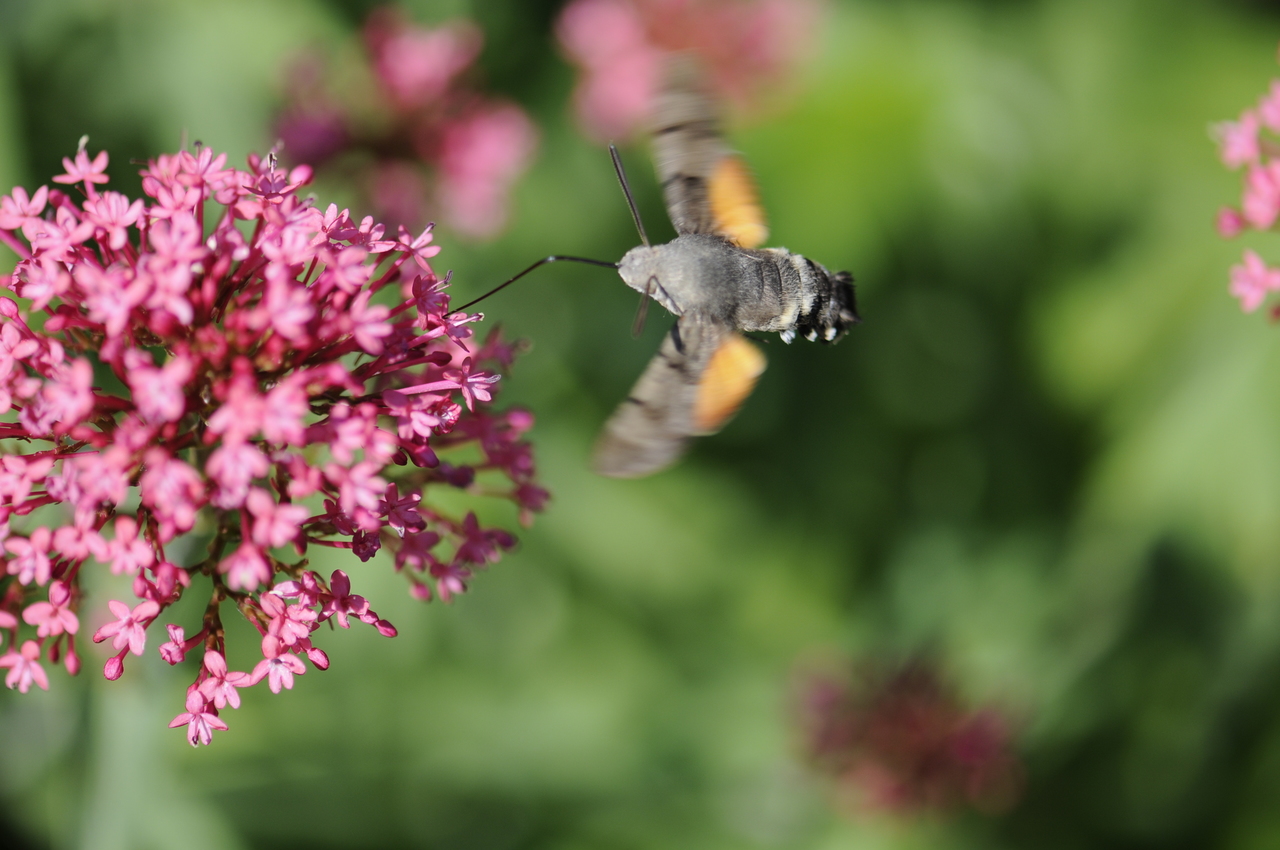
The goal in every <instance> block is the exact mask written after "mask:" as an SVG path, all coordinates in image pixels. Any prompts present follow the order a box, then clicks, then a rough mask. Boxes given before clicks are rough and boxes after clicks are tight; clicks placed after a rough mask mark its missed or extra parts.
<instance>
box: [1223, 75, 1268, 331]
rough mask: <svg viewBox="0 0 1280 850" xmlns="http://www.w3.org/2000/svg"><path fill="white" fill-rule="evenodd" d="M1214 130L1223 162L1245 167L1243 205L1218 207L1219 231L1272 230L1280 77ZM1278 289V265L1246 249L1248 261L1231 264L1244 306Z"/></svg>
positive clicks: (1231, 234)
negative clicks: (1255, 98) (1254, 103)
mask: <svg viewBox="0 0 1280 850" xmlns="http://www.w3.org/2000/svg"><path fill="white" fill-rule="evenodd" d="M1214 135H1215V136H1216V138H1217V141H1218V149H1219V155H1220V156H1221V158H1222V162H1223V163H1224V164H1225V165H1226V166H1227V167H1228V168H1232V169H1237V168H1243V169H1244V190H1243V193H1242V195H1241V199H1240V208H1239V209H1236V208H1234V207H1224V208H1223V209H1222V210H1221V211H1220V212H1219V213H1218V222H1217V224H1218V232H1219V233H1220V234H1222V235H1223V236H1225V237H1227V238H1232V237H1235V236H1238V235H1239V234H1240V233H1242V232H1244V231H1245V230H1261V231H1272V230H1274V229H1275V227H1276V222H1277V220H1278V219H1280V80H1272V81H1271V88H1270V90H1269V91H1268V92H1267V93H1266V94H1265V95H1263V96H1262V98H1261V99H1259V101H1258V103H1257V104H1256V105H1254V106H1253V107H1251V108H1249V109H1246V110H1244V112H1242V113H1241V114H1240V118H1239V120H1236V121H1226V122H1223V123H1221V124H1219V125H1217V126H1216V127H1215V128H1214ZM1276 290H1280V268H1276V267H1274V266H1270V265H1268V264H1267V262H1266V261H1265V260H1264V259H1263V258H1262V257H1261V256H1260V255H1259V254H1258V253H1257V252H1256V251H1252V250H1246V251H1245V252H1244V262H1243V263H1241V264H1240V265H1238V266H1233V267H1232V269H1231V294H1232V295H1234V296H1235V297H1236V298H1238V299H1239V300H1240V306H1241V308H1242V309H1243V310H1244V311H1245V312H1246V313H1252V312H1253V311H1254V310H1257V309H1258V308H1259V307H1261V306H1262V305H1263V303H1264V302H1265V301H1266V300H1267V296H1268V295H1269V294H1270V293H1272V292H1275V291H1276ZM1273 314H1274V311H1273Z"/></svg>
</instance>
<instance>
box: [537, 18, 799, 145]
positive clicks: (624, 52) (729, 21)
mask: <svg viewBox="0 0 1280 850" xmlns="http://www.w3.org/2000/svg"><path fill="white" fill-rule="evenodd" d="M818 10H819V2H818V0H746V2H744V0H572V2H570V3H568V4H567V5H566V6H565V7H564V10H563V11H562V12H561V13H560V17H559V19H558V20H557V21H556V35H557V37H558V39H559V41H560V46H561V47H562V48H563V49H564V52H565V53H566V54H567V55H568V58H569V60H570V61H571V62H573V64H574V65H577V66H578V68H579V70H580V71H581V73H582V75H581V77H580V78H579V80H578V86H577V88H576V89H575V90H574V93H573V96H574V105H575V107H576V111H577V113H578V119H579V121H580V122H581V124H582V126H583V129H585V130H586V132H587V134H588V135H589V136H591V137H592V138H594V139H597V140H599V141H602V142H603V141H612V140H615V139H618V138H625V137H627V136H631V135H632V134H634V133H635V132H636V131H637V130H639V129H641V128H642V127H643V125H644V124H645V122H647V121H648V120H649V117H650V115H651V114H652V109H653V99H654V97H655V96H656V95H657V92H658V88H659V85H660V83H661V80H660V79H659V76H660V74H661V69H662V64H663V57H664V55H666V54H668V53H675V52H681V53H683V52H689V53H694V54H696V55H697V56H698V59H699V61H700V62H701V63H702V64H703V66H704V67H705V68H706V71H707V75H708V78H709V81H710V83H711V85H712V86H714V88H715V89H716V93H717V94H718V95H720V96H722V97H724V98H725V99H726V100H728V101H729V102H731V103H732V104H734V105H735V106H738V107H743V106H746V105H748V104H749V103H751V102H752V101H754V100H756V99H757V95H758V94H759V92H760V89H761V88H762V87H763V86H764V85H765V84H774V85H776V84H777V83H778V82H779V81H780V80H781V79H782V78H784V77H785V76H786V75H787V72H788V71H789V70H790V69H791V68H792V67H793V66H794V65H795V64H796V60H797V59H798V58H799V57H801V56H803V55H804V54H805V46H806V45H807V44H808V43H809V40H810V38H811V36H812V31H813V29H814V24H815V22H816V19H817V13H818Z"/></svg>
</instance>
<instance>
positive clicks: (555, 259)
mask: <svg viewBox="0 0 1280 850" xmlns="http://www.w3.org/2000/svg"><path fill="white" fill-rule="evenodd" d="M566 260H567V261H570V262H574V263H586V264H587V265H591V266H604V267H605V268H610V269H616V268H617V267H618V264H617V263H611V262H609V261H608V260H592V259H588V258H587V257H568V256H565V255H563V254H560V255H553V256H550V257H543V258H542V259H541V260H538V262H536V263H534V264H533V265H531V266H529V268H527V269H525V270H524V271H522V272H520V274H518V275H516V276H515V277H513V278H511V279H510V280H508V281H506V282H505V283H502V284H499V285H498V286H495V287H494V288H493V289H490V290H489V291H488V292H486V293H485V294H484V295H481V296H480V297H479V298H473V299H472V300H470V301H468V302H467V303H466V304H463V305H462V306H461V307H454V308H453V309H452V310H450V311H449V312H450V313H451V314H452V313H461V312H462V311H463V310H465V309H467V308H468V307H471V306H472V305H474V304H479V303H480V302H481V301H483V300H484V299H486V298H488V297H489V296H490V295H493V294H494V293H496V292H500V291H501V290H503V289H506V288H507V287H508V286H510V285H511V284H513V283H515V282H516V281H517V280H519V279H520V278H522V277H524V276H525V275H527V274H528V273H529V272H531V271H533V270H534V269H536V268H537V267H538V266H545V265H546V264H547V263H558V262H561V261H566Z"/></svg>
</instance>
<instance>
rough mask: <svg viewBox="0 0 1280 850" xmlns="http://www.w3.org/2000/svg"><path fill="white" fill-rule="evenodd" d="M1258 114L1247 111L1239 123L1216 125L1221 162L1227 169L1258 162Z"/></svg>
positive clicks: (1228, 122)
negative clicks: (1220, 149) (1220, 148)
mask: <svg viewBox="0 0 1280 850" xmlns="http://www.w3.org/2000/svg"><path fill="white" fill-rule="evenodd" d="M1258 129H1259V126H1258V114H1257V113H1255V112H1253V111H1247V112H1245V113H1244V114H1243V115H1241V116H1240V120H1239V121H1226V122H1224V123H1222V124H1219V125H1218V128H1217V132H1218V138H1219V144H1220V145H1221V147H1222V161H1223V163H1225V164H1226V166H1227V167H1228V168H1239V167H1240V166H1242V165H1252V164H1254V163H1256V162H1257V161H1258V157H1259V155H1260V154H1259V151H1258Z"/></svg>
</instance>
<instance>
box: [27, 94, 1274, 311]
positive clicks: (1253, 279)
mask: <svg viewBox="0 0 1280 850" xmlns="http://www.w3.org/2000/svg"><path fill="white" fill-rule="evenodd" d="M1212 135H1213V136H1214V138H1215V139H1216V141H1217V142H1218V153H1219V156H1220V157H1221V158H1222V162H1223V164H1224V165H1226V166H1227V167H1228V168H1231V169H1243V170H1244V186H1243V191H1242V192H1241V197H1240V207H1239V209H1236V208H1233V207H1224V208H1222V209H1221V210H1219V211H1218V215H1217V221H1216V225H1217V229H1218V233H1219V234H1220V235H1222V236H1223V237H1225V238H1227V239H1231V238H1234V237H1236V236H1239V235H1240V234H1241V233H1243V232H1245V231H1246V230H1262V231H1269V232H1274V231H1275V230H1276V228H1277V226H1278V222H1280V80H1272V81H1271V87H1270V89H1268V90H1267V92H1266V93H1265V94H1264V95H1262V97H1261V98H1260V99H1259V101H1258V103H1257V104H1256V105H1254V106H1253V107H1251V108H1249V109H1246V110H1244V112H1242V113H1241V114H1240V117H1239V119H1237V120H1235V121H1224V122H1222V123H1220V124H1217V125H1215V126H1214V127H1213V128H1212ZM17 203H18V201H17V200H16V199H15V201H14V204H15V205H16V204H17ZM1230 280H1231V282H1230V292H1231V294H1232V295H1234V296H1235V297H1236V298H1237V299H1239V301H1240V307H1241V309H1242V310H1244V311H1245V312H1246V313H1252V312H1253V311H1255V310H1257V309H1258V308H1259V307H1261V306H1262V305H1263V304H1264V303H1265V302H1266V300H1267V297H1268V296H1269V295H1270V294H1271V293H1272V292H1275V291H1276V290H1280V268H1277V267H1274V266H1270V265H1268V264H1267V261H1266V260H1265V259H1263V257H1262V256H1261V255H1260V254H1258V253H1257V252H1255V251H1250V250H1247V251H1245V252H1244V262H1243V263H1242V264H1240V265H1237V266H1233V267H1232V268H1231V275H1230ZM1271 317H1272V319H1280V308H1277V307H1273V308H1272V309H1271Z"/></svg>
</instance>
